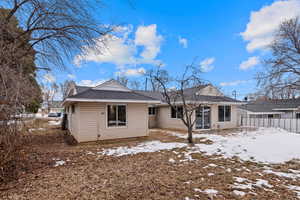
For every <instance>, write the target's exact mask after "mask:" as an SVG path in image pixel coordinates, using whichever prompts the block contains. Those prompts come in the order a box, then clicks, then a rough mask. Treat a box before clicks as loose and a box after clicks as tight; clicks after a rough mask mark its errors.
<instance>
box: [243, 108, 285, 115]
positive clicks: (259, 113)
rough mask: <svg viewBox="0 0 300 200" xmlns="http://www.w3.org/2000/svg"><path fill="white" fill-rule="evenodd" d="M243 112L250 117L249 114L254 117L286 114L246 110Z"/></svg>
mask: <svg viewBox="0 0 300 200" xmlns="http://www.w3.org/2000/svg"><path fill="white" fill-rule="evenodd" d="M241 110H243V111H245V112H246V113H247V114H248V115H249V114H254V115H268V114H270V115H271V114H284V112H252V111H248V110H245V109H241Z"/></svg>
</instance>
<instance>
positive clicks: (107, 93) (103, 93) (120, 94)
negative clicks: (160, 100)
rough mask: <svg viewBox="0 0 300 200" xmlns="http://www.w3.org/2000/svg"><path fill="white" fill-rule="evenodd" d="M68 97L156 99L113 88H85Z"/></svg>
mask: <svg viewBox="0 0 300 200" xmlns="http://www.w3.org/2000/svg"><path fill="white" fill-rule="evenodd" d="M68 98H72V99H94V100H95V99H103V100H112V99H119V100H140V101H156V100H157V99H155V98H152V97H149V96H145V95H142V94H139V93H136V92H134V91H132V92H124V91H113V90H96V89H92V88H89V89H86V90H85V91H83V92H81V93H77V94H75V95H73V96H69V97H68Z"/></svg>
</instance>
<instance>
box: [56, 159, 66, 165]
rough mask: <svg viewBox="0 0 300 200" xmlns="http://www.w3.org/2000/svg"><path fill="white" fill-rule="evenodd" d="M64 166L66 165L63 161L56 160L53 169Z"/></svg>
mask: <svg viewBox="0 0 300 200" xmlns="http://www.w3.org/2000/svg"><path fill="white" fill-rule="evenodd" d="M64 164H66V162H65V161H63V160H57V161H55V164H54V167H58V166H61V165H64Z"/></svg>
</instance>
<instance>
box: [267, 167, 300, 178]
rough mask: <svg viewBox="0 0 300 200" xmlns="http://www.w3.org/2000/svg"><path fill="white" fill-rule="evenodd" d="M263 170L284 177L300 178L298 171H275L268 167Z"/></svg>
mask: <svg viewBox="0 0 300 200" xmlns="http://www.w3.org/2000/svg"><path fill="white" fill-rule="evenodd" d="M263 172H264V173H266V174H274V175H276V176H280V177H283V178H290V179H298V178H300V174H298V173H287V172H276V171H273V170H271V169H266V170H264V171H263Z"/></svg>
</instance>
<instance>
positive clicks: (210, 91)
mask: <svg viewBox="0 0 300 200" xmlns="http://www.w3.org/2000/svg"><path fill="white" fill-rule="evenodd" d="M199 94H200V95H205V96H224V94H223V93H222V92H220V90H219V89H218V88H216V87H214V86H212V85H207V86H206V87H204V88H202V89H201V90H200V92H199Z"/></svg>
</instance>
